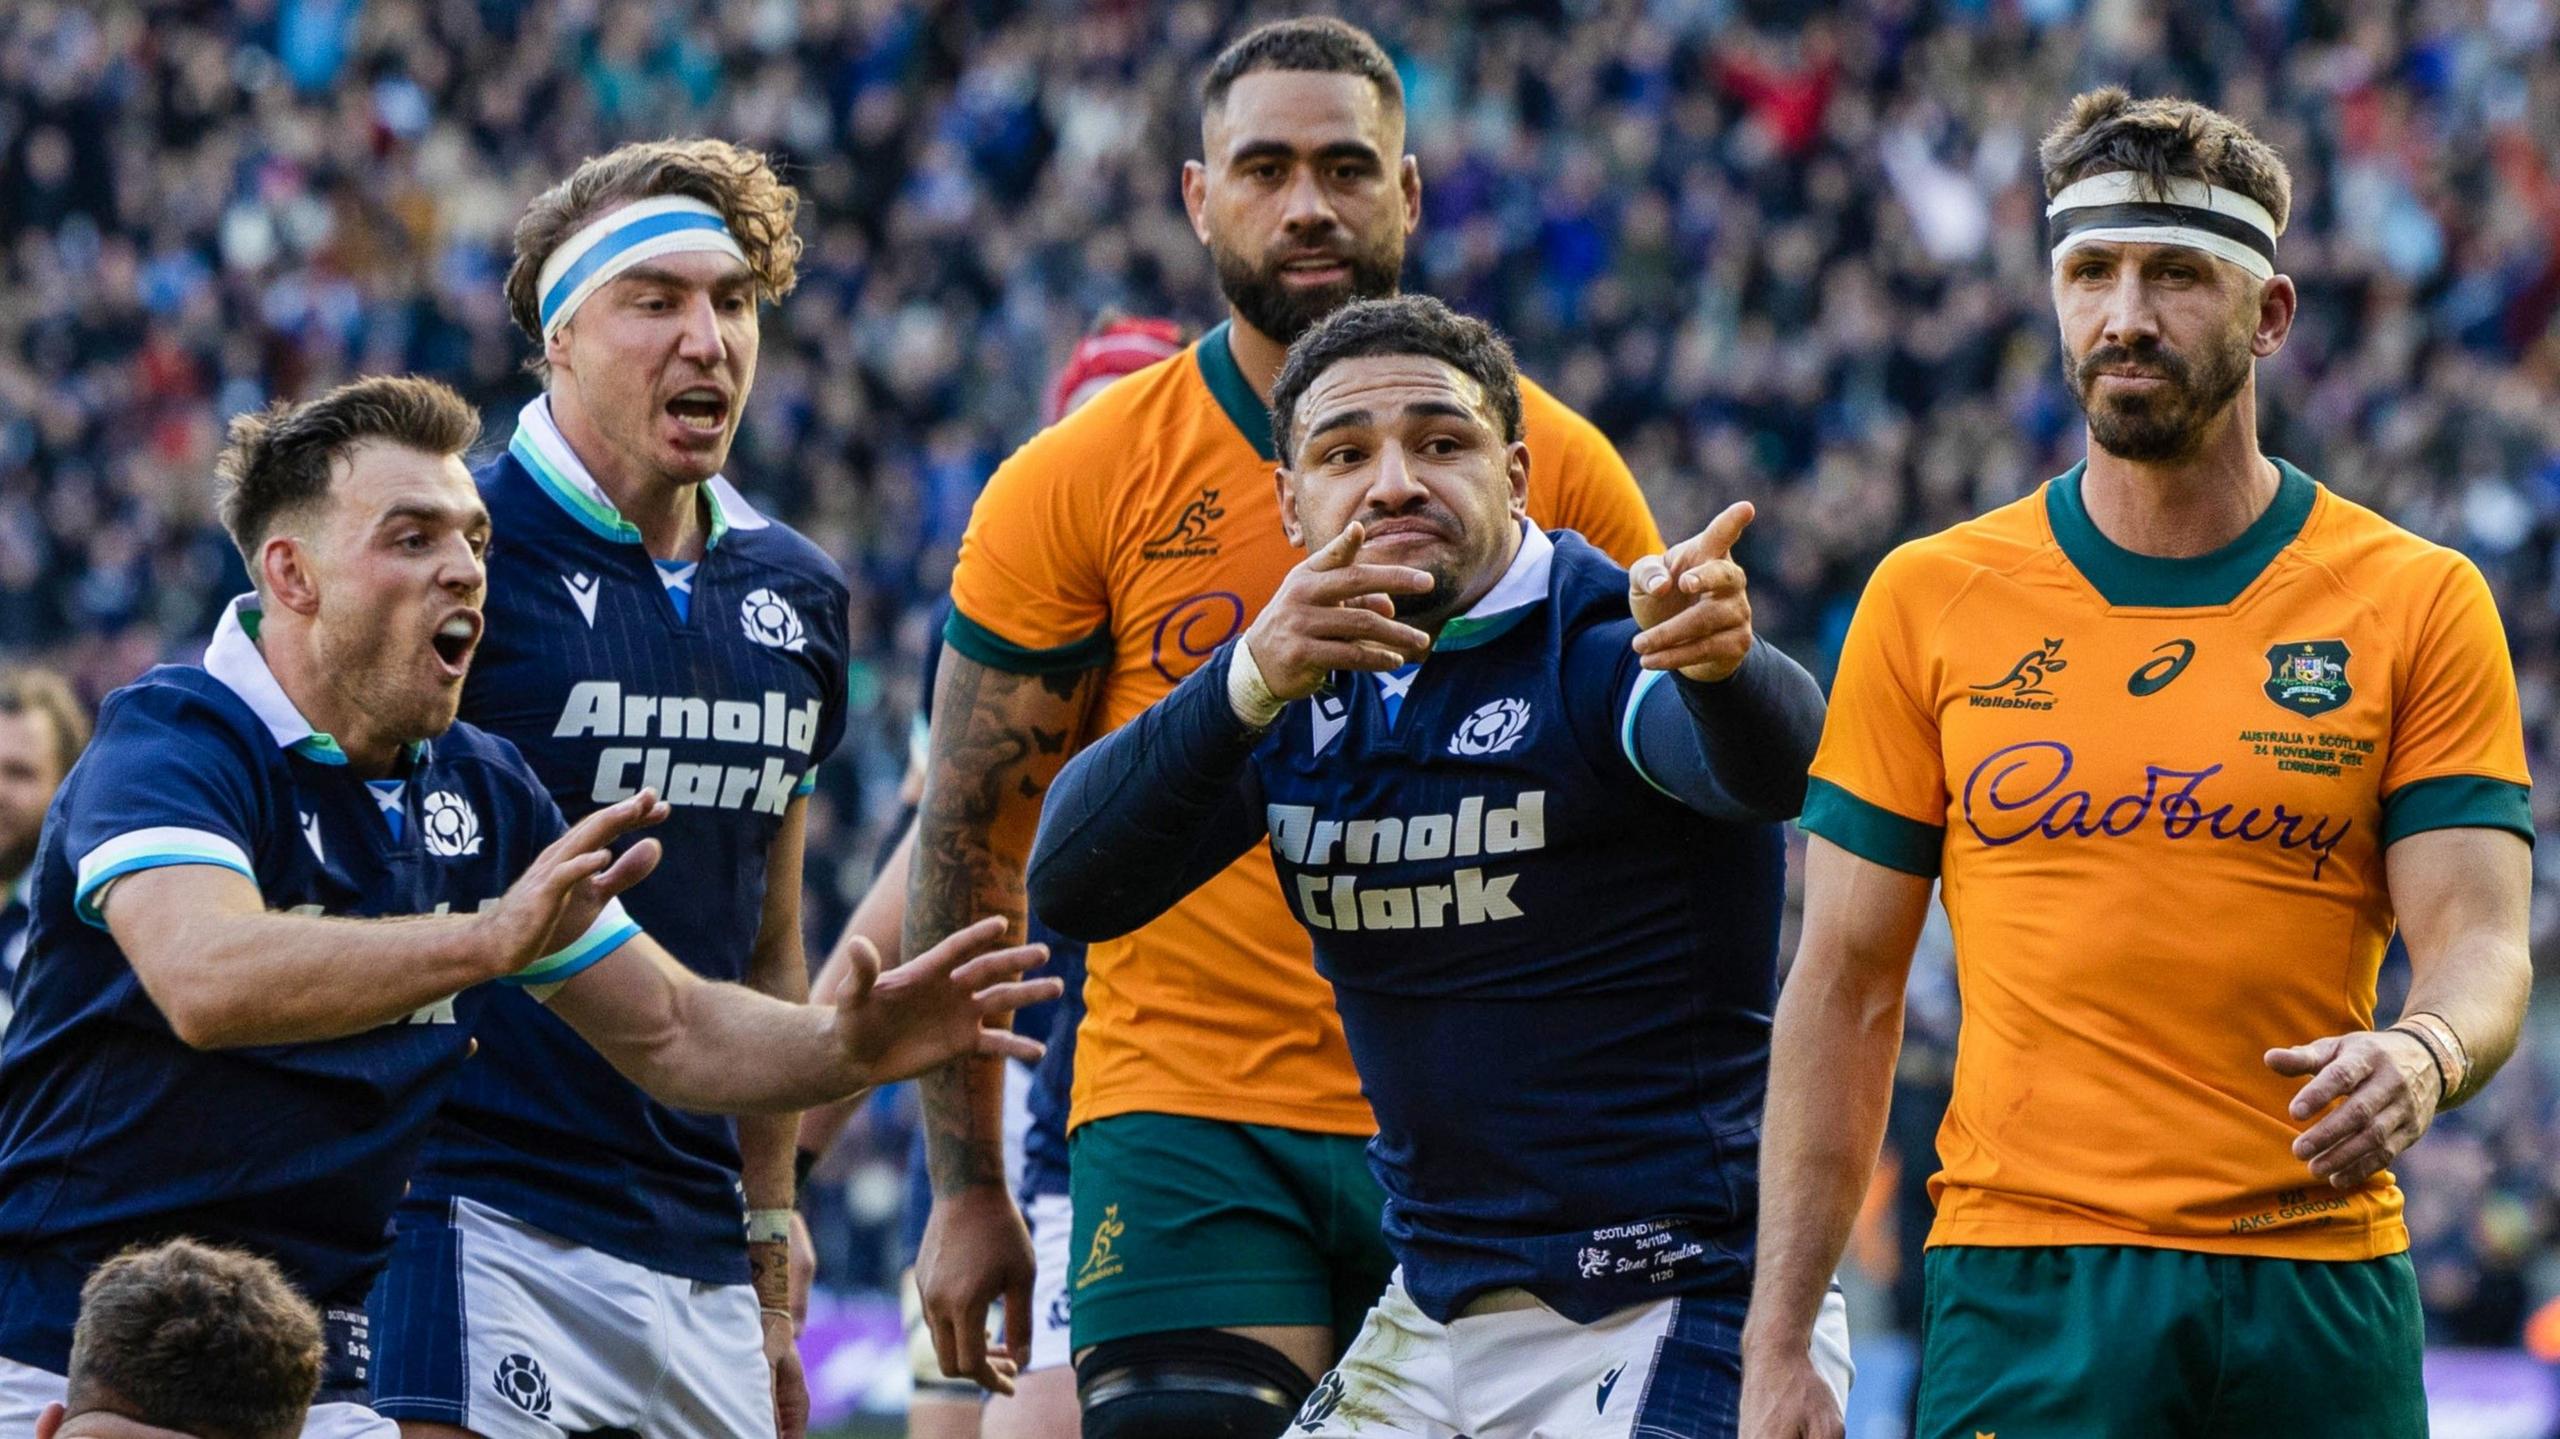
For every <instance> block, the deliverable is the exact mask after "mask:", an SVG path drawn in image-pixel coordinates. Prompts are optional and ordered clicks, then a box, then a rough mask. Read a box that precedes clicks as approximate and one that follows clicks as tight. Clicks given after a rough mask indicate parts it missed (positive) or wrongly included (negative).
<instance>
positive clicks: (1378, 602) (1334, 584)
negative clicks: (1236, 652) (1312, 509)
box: [1244, 521, 1432, 700]
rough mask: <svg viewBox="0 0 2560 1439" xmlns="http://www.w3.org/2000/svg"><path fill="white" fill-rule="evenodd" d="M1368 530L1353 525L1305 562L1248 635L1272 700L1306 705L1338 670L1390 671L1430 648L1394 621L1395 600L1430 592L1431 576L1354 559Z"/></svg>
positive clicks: (1423, 638)
mask: <svg viewBox="0 0 2560 1439" xmlns="http://www.w3.org/2000/svg"><path fill="white" fill-rule="evenodd" d="M1366 533H1367V532H1366V531H1365V530H1364V529H1363V528H1362V526H1361V525H1360V524H1359V522H1357V521H1354V522H1352V523H1351V524H1350V525H1347V526H1345V527H1344V528H1343V531H1342V533H1341V534H1338V535H1336V536H1334V537H1333V540H1332V542H1331V543H1330V544H1327V545H1325V546H1323V547H1322V548H1320V549H1318V550H1317V551H1316V552H1315V553H1314V554H1311V555H1309V556H1307V557H1306V558H1305V559H1303V560H1300V561H1299V562H1298V564H1297V567H1296V568H1294V569H1292V570H1290V571H1289V574H1288V577H1287V578H1285V579H1283V580H1281V582H1280V592H1279V593H1278V594H1275V595H1273V596H1272V597H1271V603H1270V604H1269V605H1266V606H1264V607H1263V611H1262V613H1261V614H1260V615H1259V616H1257V617H1256V618H1255V620H1254V622H1253V628H1251V629H1249V630H1246V631H1245V633H1244V642H1245V644H1246V645H1247V646H1248V647H1250V648H1251V649H1252V651H1253V664H1254V668H1256V669H1258V670H1260V671H1261V672H1262V682H1263V684H1264V685H1266V686H1268V687H1269V689H1270V690H1271V693H1272V696H1273V697H1274V698H1276V699H1281V700H1301V699H1305V698H1306V697H1307V696H1309V695H1311V694H1314V693H1315V692H1316V691H1317V690H1320V689H1322V688H1324V683H1325V681H1326V679H1328V678H1329V677H1331V676H1332V674H1333V672H1334V671H1335V670H1392V669H1398V668H1401V667H1402V666H1405V665H1408V664H1411V663H1413V662H1414V661H1415V660H1418V659H1420V658H1422V657H1423V656H1424V655H1425V654H1427V653H1429V652H1430V650H1431V637H1430V636H1429V635H1426V634H1424V633H1423V632H1422V631H1420V630H1418V629H1415V628H1414V627H1413V626H1411V625H1408V624H1402V623H1399V622H1398V621H1397V620H1396V618H1395V596H1397V595H1421V594H1429V593H1430V592H1431V585H1432V579H1431V576H1430V574H1429V573H1428V572H1426V571H1423V570H1417V569H1414V568H1413V567H1411V566H1410V565H1364V564H1359V563H1357V562H1355V561H1354V559H1353V556H1355V555H1357V554H1359V552H1360V542H1361V540H1362V539H1363V538H1365V536H1366Z"/></svg>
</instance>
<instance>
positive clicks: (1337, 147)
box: [1227, 140, 1378, 165]
mask: <svg viewBox="0 0 2560 1439" xmlns="http://www.w3.org/2000/svg"><path fill="white" fill-rule="evenodd" d="M1297 153H1298V147H1297V146H1295V145H1292V144H1290V143H1289V142H1288V141H1286V140H1246V141H1244V142H1242V143H1240V144H1238V145H1236V146H1235V147H1234V148H1233V149H1231V150H1229V151H1228V152H1227V163H1228V164H1230V165H1242V164H1245V163H1247V162H1249V161H1253V160H1287V159H1291V158H1294V157H1295V156H1296V155H1297ZM1313 154H1314V156H1315V158H1316V159H1318V160H1366V161H1368V162H1370V163H1371V164H1376V163H1377V162H1378V152H1377V150H1376V148H1375V147H1373V146H1370V145H1367V144H1364V143H1362V142H1361V141H1358V140H1335V141H1333V142H1331V143H1330V144H1324V145H1319V146H1317V147H1316V148H1315V150H1314V151H1313Z"/></svg>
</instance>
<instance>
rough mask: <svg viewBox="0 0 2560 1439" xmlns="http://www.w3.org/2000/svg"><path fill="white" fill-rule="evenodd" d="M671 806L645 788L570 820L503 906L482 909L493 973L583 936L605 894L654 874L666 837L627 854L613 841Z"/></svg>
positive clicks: (508, 969)
mask: <svg viewBox="0 0 2560 1439" xmlns="http://www.w3.org/2000/svg"><path fill="white" fill-rule="evenodd" d="M668 812H669V811H668V808H667V805H666V803H665V801H663V800H660V799H659V798H658V796H657V793H656V792H655V791H653V790H645V789H644V790H642V791H640V792H639V793H638V794H635V795H633V796H631V797H630V798H629V799H626V800H622V801H620V802H618V803H615V804H609V805H606V806H605V807H604V808H602V809H600V810H597V811H596V812H595V813H593V814H591V815H588V816H587V817H586V818H585V819H582V820H580V821H578V822H577V823H576V824H573V825H571V826H569V830H568V832H567V833H566V834H563V835H561V836H560V837H559V838H558V839H555V840H553V841H552V842H551V844H550V846H549V847H548V848H546V849H544V850H543V851H542V853H540V854H538V855H535V856H534V857H533V863H531V864H529V865H527V866H525V870H524V873H522V874H520V875H517V876H516V882H515V883H514V884H512V885H509V886H508V887H507V892H506V894H505V895H504V896H503V897H502V898H500V899H499V901H498V903H497V907H496V908H494V909H491V910H489V911H487V912H485V913H484V914H482V915H481V916H480V919H481V922H482V924H483V925H485V926H486V933H487V934H488V936H489V946H490V948H489V959H490V964H491V971H490V973H491V977H493V978H494V977H496V976H498V975H504V974H513V973H515V972H516V971H517V970H519V969H522V968H524V967H525V966H526V965H528V964H531V963H533V962H534V961H535V960H537V959H540V958H541V957H542V956H544V955H546V954H553V953H556V952H558V951H559V950H562V949H565V948H567V947H568V946H569V945H571V944H573V943H575V942H576V941H577V938H578V936H579V935H582V934H584V933H586V932H587V926H588V925H591V924H593V923H595V922H596V915H597V914H598V913H600V912H602V910H603V909H604V906H605V901H607V900H609V899H612V898H613V897H614V896H615V895H618V894H620V893H622V892H623V891H624V890H626V889H629V888H630V887H631V886H633V885H635V884H638V883H639V882H640V881H641V880H643V879H646V878H648V876H649V871H651V870H653V869H656V868H657V867H658V842H657V841H656V840H654V839H644V840H642V841H640V842H639V843H638V844H635V845H633V846H632V847H631V848H629V849H627V850H624V851H623V852H622V853H621V854H620V855H616V854H615V853H614V852H613V848H612V846H613V842H614V841H615V840H618V839H620V838H622V837H623V836H625V835H627V834H630V833H632V832H633V831H635V830H641V829H646V828H648V827H649V826H650V825H653V824H656V823H658V822H659V821H661V820H664V819H665V818H666V817H667V814H668Z"/></svg>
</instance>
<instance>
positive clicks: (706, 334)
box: [676, 293, 729, 365]
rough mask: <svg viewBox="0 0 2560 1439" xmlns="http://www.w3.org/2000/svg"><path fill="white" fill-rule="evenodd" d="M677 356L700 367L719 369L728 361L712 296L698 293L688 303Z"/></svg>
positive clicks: (725, 342)
mask: <svg viewBox="0 0 2560 1439" xmlns="http://www.w3.org/2000/svg"><path fill="white" fill-rule="evenodd" d="M676 353H677V354H678V355H680V356H682V357H683V358H685V359H688V360H691V361H693V362H694V363H696V364H700V365H717V364H719V363H720V362H721V361H722V360H724V359H726V358H727V357H728V353H729V346H728V342H727V341H725V340H723V339H722V338H721V337H720V312H719V311H718V310H716V309H714V308H713V307H712V303H711V296H710V295H708V294H704V293H697V294H695V295H693V296H692V297H691V298H689V299H687V300H686V301H685V306H684V312H683V326H682V328H681V329H680V330H679V331H678V332H677V339H676Z"/></svg>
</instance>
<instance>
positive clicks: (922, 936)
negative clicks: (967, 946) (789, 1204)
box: [905, 648, 1102, 1393]
mask: <svg viewBox="0 0 2560 1439" xmlns="http://www.w3.org/2000/svg"><path fill="white" fill-rule="evenodd" d="M1101 680H1102V672H1101V671H1099V670H1079V671H1074V672H1070V673H1065V674H1049V675H1023V674H1011V673H1007V672H1006V671H1003V670H998V669H993V668H990V667H988V666H986V665H982V664H979V663H978V662H977V661H975V660H972V659H970V658H968V657H967V656H965V655H963V654H961V653H960V652H958V651H957V650H954V649H949V648H945V649H944V650H943V653H942V673H941V680H940V682H939V683H938V684H937V685H936V686H935V688H934V698H933V738H932V742H931V747H930V752H929V754H928V757H927V759H926V762H925V781H924V802H923V805H922V807H921V808H920V809H919V810H918V811H917V813H916V826H915V834H914V853H913V855H912V857H911V858H910V860H909V868H908V875H907V915H906V946H905V947H906V952H907V953H909V954H921V953H923V952H924V950H925V949H926V948H927V947H929V946H931V945H932V944H934V943H936V942H937V941H939V940H940V939H941V938H942V937H943V936H944V935H947V934H950V933H951V932H952V931H954V930H957V929H960V928H962V927H964V926H966V925H968V924H969V923H970V922H971V921H973V920H975V919H977V918H979V917H980V916H982V915H989V914H999V915H1002V916H1004V917H1005V918H1006V919H1007V920H1008V921H1009V922H1010V923H1011V924H1012V925H1013V933H1014V935H1015V936H1017V937H1018V936H1020V935H1021V933H1022V924H1023V910H1024V901H1023V868H1024V866H1025V864H1027V863H1028V861H1029V859H1030V855H1031V838H1032V834H1033V832H1034V831H1035V830H1036V829H1037V827H1038V825H1039V823H1040V803H1041V800H1042V799H1043V798H1044V797H1045V796H1046V795H1047V793H1048V788H1049V783H1050V781H1052V780H1053V779H1055V778H1056V777H1057V774H1058V770H1059V768H1060V767H1061V766H1063V765H1064V764H1065V763H1066V761H1067V750H1068V747H1069V744H1070V742H1071V741H1072V740H1074V739H1075V738H1076V736H1077V735H1078V733H1079V732H1080V731H1081V730H1082V728H1083V725H1084V720H1085V714H1086V711H1087V709H1088V708H1089V707H1090V706H1091V704H1092V701H1093V697H1094V696H1095V694H1097V693H1098V692H1099V691H1100V689H1101ZM1002 1066H1003V1061H1001V1060H994V1059H972V1060H963V1061H961V1062H959V1063H956V1064H952V1065H949V1066H946V1067H945V1068H943V1069H940V1070H937V1071H935V1072H933V1073H931V1074H928V1075H926V1076H925V1077H924V1079H923V1080H922V1089H923V1095H924V1126H925V1153H926V1157H927V1159H926V1162H927V1167H928V1168H929V1169H930V1171H931V1174H932V1179H933V1217H932V1219H931V1221H930V1222H928V1223H927V1224H926V1226H925V1234H924V1247H923V1249H922V1250H921V1251H920V1252H919V1253H918V1254H917V1256H916V1287H917V1289H918V1291H919V1292H920V1293H921V1294H922V1296H923V1299H924V1312H925V1322H926V1324H927V1325H928V1326H929V1327H930V1328H931V1330H932V1333H933V1349H934V1355H935V1357H936V1358H937V1359H939V1360H940V1361H941V1364H942V1370H943V1372H944V1373H946V1374H951V1375H956V1376H961V1377H965V1378H972V1379H975V1380H977V1381H978V1383H980V1384H981V1385H984V1386H985V1387H987V1388H989V1389H993V1390H996V1391H998V1392H1002V1393H1010V1392H1011V1391H1012V1388H1013V1384H1012V1378H1011V1375H1012V1372H1013V1370H1014V1369H1015V1368H1016V1367H1018V1366H1019V1365H1020V1363H1021V1362H1022V1361H1023V1360H1024V1359H1025V1358H1027V1357H1028V1356H1029V1354H1030V1347H1031V1278H1032V1259H1031V1238H1030V1234H1029V1232H1028V1231H1027V1230H1025V1229H1024V1227H1023V1223H1022V1215H1021V1212H1020V1211H1019V1210H1017V1209H1016V1208H1015V1206H1014V1202H1013V1195H1012V1194H1011V1193H1010V1192H1009V1191H1008V1190H1007V1188H1006V1185H1005V1173H1004V1117H1003V1107H1004V1071H1003V1067H1002ZM998 1295H1002V1296H1003V1297H1004V1300H1005V1346H1004V1350H1003V1352H1002V1354H1001V1355H999V1356H991V1355H990V1354H989V1352H988V1347H987V1340H986V1331H987V1306H988V1305H989V1304H990V1303H991V1302H992V1301H993V1300H994V1299H995V1298H996V1297H997V1296H998Z"/></svg>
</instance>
